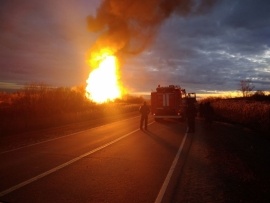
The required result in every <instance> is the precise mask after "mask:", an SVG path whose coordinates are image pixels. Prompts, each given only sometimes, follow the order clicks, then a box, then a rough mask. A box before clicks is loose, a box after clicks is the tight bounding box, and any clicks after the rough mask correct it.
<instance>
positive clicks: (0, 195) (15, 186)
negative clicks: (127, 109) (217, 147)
mask: <svg viewBox="0 0 270 203" xmlns="http://www.w3.org/2000/svg"><path fill="white" fill-rule="evenodd" d="M154 122H155V121H153V122H151V123H149V124H148V125H151V124H153V123H154ZM137 131H140V129H136V130H134V131H132V132H130V133H128V134H125V135H123V136H121V137H119V138H117V139H115V140H113V141H111V142H108V143H107V144H105V145H102V146H100V147H98V148H96V149H93V150H91V151H89V152H87V153H85V154H83V155H81V156H78V157H76V158H74V159H72V160H70V161H68V162H66V163H63V164H61V165H59V166H57V167H55V168H52V169H51V170H48V171H46V172H44V173H41V174H39V175H37V176H35V177H33V178H30V179H29V180H26V181H24V182H21V183H19V184H17V185H14V186H13V187H10V188H8V189H6V190H4V191H1V192H0V197H2V196H4V195H6V194H9V193H11V192H13V191H15V190H17V189H19V188H21V187H24V186H26V185H28V184H30V183H32V182H35V181H37V180H39V179H41V178H43V177H45V176H47V175H50V174H52V173H54V172H56V171H58V170H60V169H62V168H64V167H66V166H68V165H70V164H73V163H74V162H77V161H79V160H80V159H82V158H84V157H86V156H89V155H91V154H93V153H95V152H97V151H100V150H102V149H104V148H106V147H108V146H110V145H112V144H114V143H116V142H118V141H120V140H122V139H124V138H126V137H128V136H130V135H131V134H133V133H135V132H137Z"/></svg>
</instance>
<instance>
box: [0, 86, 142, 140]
mask: <svg viewBox="0 0 270 203" xmlns="http://www.w3.org/2000/svg"><path fill="white" fill-rule="evenodd" d="M142 101H143V98H142V97H134V96H126V97H125V99H118V100H117V101H108V102H107V103H103V104H96V103H94V102H92V101H90V100H89V99H87V98H86V97H85V95H84V90H83V89H82V88H81V89H71V88H50V87H48V86H45V85H30V86H27V87H25V88H24V89H22V90H20V91H18V92H16V93H2V92H0V135H1V136H5V135H10V134H16V133H23V132H28V131H32V130H40V129H46V128H51V127H58V126H62V125H66V124H71V123H77V122H83V121H88V120H93V119H100V118H104V117H108V116H115V115H120V114H125V113H130V112H134V111H138V108H139V105H140V104H141V103H142Z"/></svg>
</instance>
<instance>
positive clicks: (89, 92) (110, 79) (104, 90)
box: [86, 54, 122, 103]
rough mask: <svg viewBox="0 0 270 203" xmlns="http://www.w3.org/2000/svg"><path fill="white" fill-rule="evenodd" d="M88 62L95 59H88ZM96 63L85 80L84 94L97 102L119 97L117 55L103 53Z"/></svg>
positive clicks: (120, 93) (120, 94)
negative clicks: (95, 66) (96, 65)
mask: <svg viewBox="0 0 270 203" xmlns="http://www.w3.org/2000/svg"><path fill="white" fill-rule="evenodd" d="M92 60H93V59H92ZM96 60H97V59H96ZM90 63H91V64H93V63H96V61H95V62H93V61H90ZM97 64H98V67H97V68H95V69H94V70H93V71H92V72H91V73H90V75H89V77H88V79H87V81H86V82H87V87H86V96H87V97H88V98H89V99H90V100H92V101H94V102H97V103H104V102H107V101H112V100H114V99H116V98H120V97H121V96H122V87H121V85H120V84H119V78H120V74H119V67H118V60H117V57H116V56H113V55H108V54H103V55H102V56H100V57H99V58H98V63H97Z"/></svg>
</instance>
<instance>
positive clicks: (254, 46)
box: [143, 0, 270, 90]
mask: <svg viewBox="0 0 270 203" xmlns="http://www.w3.org/2000/svg"><path fill="white" fill-rule="evenodd" d="M269 10H270V4H269V2H268V1H263V0H260V1H252V0H248V1H244V0H239V1H233V0H226V1H225V0H224V1H218V3H217V4H215V5H214V7H213V8H212V9H211V10H209V11H208V12H207V13H204V14H203V15H193V16H189V17H183V16H177V15H173V16H172V17H171V18H170V19H168V20H167V21H166V22H165V23H164V24H163V26H162V27H161V29H160V31H159V34H158V36H157V38H156V40H155V42H154V44H153V45H152V46H151V48H149V50H150V52H151V56H150V57H151V60H150V59H149V60H146V61H145V64H144V65H145V66H146V67H147V66H150V67H152V66H155V67H156V68H157V69H158V70H159V71H157V72H154V74H160V75H162V78H166V81H164V83H166V84H170V82H171V81H177V82H179V83H180V85H183V86H187V88H191V89H200V88H201V89H204V88H205V87H206V86H207V87H208V88H209V87H210V88H212V89H216V90H236V89H237V88H238V86H239V81H240V80H243V79H252V81H253V82H254V84H256V88H258V89H264V90H269V89H270V86H269V78H270V63H269V59H270V38H269V36H270V13H269ZM143 57H144V56H143ZM153 61H156V64H155V62H154V64H153ZM159 61H162V63H159ZM149 70H150V72H151V68H150V69H149ZM166 70H167V71H166ZM173 70H175V71H173ZM149 76H150V77H151V74H149Z"/></svg>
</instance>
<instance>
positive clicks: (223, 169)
mask: <svg viewBox="0 0 270 203" xmlns="http://www.w3.org/2000/svg"><path fill="white" fill-rule="evenodd" d="M191 136H193V137H192V144H191V147H190V151H189V154H188V156H187V159H186V163H185V165H184V167H183V170H182V173H181V176H180V178H179V179H178V183H177V187H176V190H175V195H174V199H173V200H172V202H196V203H197V202H269V201H270V173H269V171H270V159H269V157H270V148H269V144H270V140H269V138H267V137H266V136H263V135H261V134H260V133H256V132H252V131H250V130H248V129H244V128H242V127H237V126H233V125H228V124H224V123H214V124H213V126H212V127H211V129H205V128H204V127H203V123H202V122H198V124H197V130H196V133H194V134H192V135H191Z"/></svg>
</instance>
